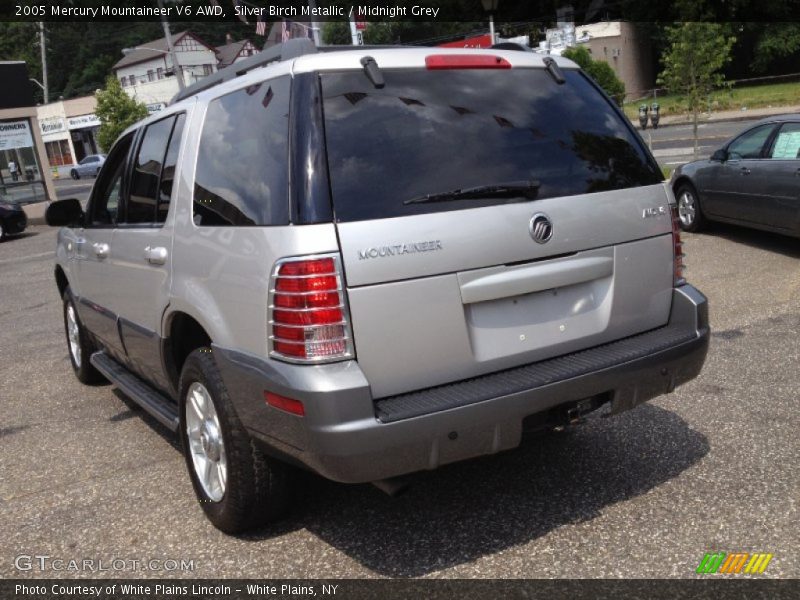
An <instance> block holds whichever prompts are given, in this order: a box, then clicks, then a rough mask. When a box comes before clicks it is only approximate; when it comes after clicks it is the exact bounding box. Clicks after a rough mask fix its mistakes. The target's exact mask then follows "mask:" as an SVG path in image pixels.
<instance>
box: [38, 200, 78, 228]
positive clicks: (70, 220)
mask: <svg viewBox="0 0 800 600" xmlns="http://www.w3.org/2000/svg"><path fill="white" fill-rule="evenodd" d="M44 219H45V221H46V222H47V224H48V225H50V226H51V227H65V226H66V227H68V226H70V225H75V224H76V223H80V222H81V221H82V220H83V208H82V207H81V203H80V202H79V201H78V200H77V199H75V198H68V199H67V200H57V201H56V202H53V203H52V204H50V206H48V207H47V211H45V213H44Z"/></svg>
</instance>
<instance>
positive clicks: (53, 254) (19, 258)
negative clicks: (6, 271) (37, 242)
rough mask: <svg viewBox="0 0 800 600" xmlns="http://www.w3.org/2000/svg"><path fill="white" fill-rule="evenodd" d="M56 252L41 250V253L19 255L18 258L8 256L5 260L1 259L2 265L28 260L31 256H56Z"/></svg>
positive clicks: (0, 263)
mask: <svg viewBox="0 0 800 600" xmlns="http://www.w3.org/2000/svg"><path fill="white" fill-rule="evenodd" d="M55 255H56V253H55V252H40V253H39V254H30V255H28V256H18V257H17V258H6V259H5V260H0V265H5V264H8V263H15V262H21V261H23V260H28V259H29V258H43V257H45V256H55Z"/></svg>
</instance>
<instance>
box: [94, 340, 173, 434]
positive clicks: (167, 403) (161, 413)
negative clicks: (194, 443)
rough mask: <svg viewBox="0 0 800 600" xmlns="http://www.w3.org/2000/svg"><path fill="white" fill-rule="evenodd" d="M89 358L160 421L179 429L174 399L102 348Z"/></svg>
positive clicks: (121, 389)
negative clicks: (132, 371)
mask: <svg viewBox="0 0 800 600" xmlns="http://www.w3.org/2000/svg"><path fill="white" fill-rule="evenodd" d="M89 360H90V362H91V363H92V365H94V368H95V369H97V370H98V371H100V372H101V373H102V374H103V376H104V377H105V378H106V379H108V380H109V381H110V382H111V383H113V384H114V385H116V386H117V387H118V388H119V389H120V391H122V393H124V394H125V395H126V396H128V397H129V398H130V399H131V400H133V401H134V402H136V404H138V405H139V406H141V407H142V408H143V409H145V410H146V411H147V412H148V413H150V414H151V415H152V416H153V418H154V419H156V420H157V421H158V422H159V423H161V424H162V425H164V426H165V427H168V428H169V429H170V430H172V431H173V432H177V431H178V428H179V427H180V418H179V417H178V407H177V406H175V403H174V402H173V401H172V400H170V399H169V398H167V397H166V396H165V395H164V394H162V393H161V392H159V391H157V390H155V389H153V387H151V386H150V385H149V384H147V383H145V382H144V381H143V380H142V379H141V378H139V377H138V376H137V375H134V374H133V373H131V372H130V371H129V370H128V369H126V368H125V367H123V366H122V365H121V364H119V363H118V362H117V361H115V360H114V359H113V358H111V357H110V356H109V355H108V354H106V353H105V352H103V351H102V350H101V351H99V352H95V353H94V354H92V356H91V358H90V359H89Z"/></svg>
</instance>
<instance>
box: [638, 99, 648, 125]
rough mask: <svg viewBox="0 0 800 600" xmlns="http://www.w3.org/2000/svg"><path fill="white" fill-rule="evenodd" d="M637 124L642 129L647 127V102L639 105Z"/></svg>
mask: <svg viewBox="0 0 800 600" xmlns="http://www.w3.org/2000/svg"><path fill="white" fill-rule="evenodd" d="M639 125H641V127H642V129H647V104H642V105H641V106H639Z"/></svg>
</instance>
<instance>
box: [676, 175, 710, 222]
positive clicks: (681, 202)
mask: <svg viewBox="0 0 800 600" xmlns="http://www.w3.org/2000/svg"><path fill="white" fill-rule="evenodd" d="M675 201H676V202H677V203H678V220H679V222H680V225H681V229H683V230H684V231H689V232H695V231H700V230H701V229H703V228H704V227H705V226H706V218H705V216H704V215H703V210H702V208H701V207H700V197H699V196H698V194H697V190H695V188H694V186H693V185H692V184H691V183H681V184H680V185H679V186H678V187H677V188H675Z"/></svg>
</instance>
